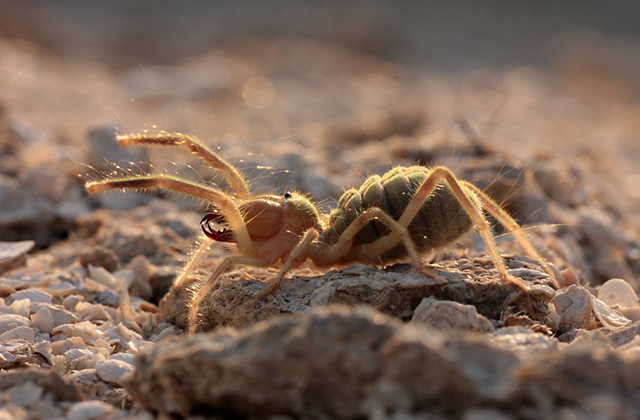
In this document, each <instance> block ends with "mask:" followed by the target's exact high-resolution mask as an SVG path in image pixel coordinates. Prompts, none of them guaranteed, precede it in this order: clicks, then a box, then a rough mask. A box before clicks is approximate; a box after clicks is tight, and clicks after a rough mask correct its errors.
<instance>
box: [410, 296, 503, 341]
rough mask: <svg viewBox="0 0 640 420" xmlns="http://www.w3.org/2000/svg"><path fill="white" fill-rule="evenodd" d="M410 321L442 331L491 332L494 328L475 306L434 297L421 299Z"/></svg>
mask: <svg viewBox="0 0 640 420" xmlns="http://www.w3.org/2000/svg"><path fill="white" fill-rule="evenodd" d="M410 323H412V324H415V323H423V324H428V325H431V326H432V327H434V328H437V329H439V330H443V331H477V332H481V333H491V332H495V330H496V329H495V327H494V326H493V324H491V322H490V321H489V320H488V319H487V318H486V317H484V316H482V315H480V314H478V312H477V311H476V307H475V306H473V305H464V304H461V303H458V302H453V301H447V300H444V301H439V300H437V299H436V298H434V297H428V298H424V299H422V302H421V303H420V304H419V305H418V306H417V307H416V310H415V312H414V314H413V318H412V319H411V322H410Z"/></svg>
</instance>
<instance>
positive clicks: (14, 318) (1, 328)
mask: <svg viewBox="0 0 640 420" xmlns="http://www.w3.org/2000/svg"><path fill="white" fill-rule="evenodd" d="M30 325H31V321H30V320H29V318H26V317H24V316H21V315H15V314H4V315H0V334H4V333H5V332H7V331H9V330H12V329H14V328H18V327H20V326H24V327H27V326H30Z"/></svg>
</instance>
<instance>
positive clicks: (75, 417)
mask: <svg viewBox="0 0 640 420" xmlns="http://www.w3.org/2000/svg"><path fill="white" fill-rule="evenodd" d="M112 411H113V406H112V405H111V404H107V403H104V402H102V401H82V402H79V403H76V404H74V405H73V406H71V408H70V409H69V411H68V412H67V420H94V419H96V420H97V419H103V418H107V416H108V415H109V414H111V412H112Z"/></svg>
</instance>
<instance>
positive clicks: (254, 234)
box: [86, 132, 558, 333]
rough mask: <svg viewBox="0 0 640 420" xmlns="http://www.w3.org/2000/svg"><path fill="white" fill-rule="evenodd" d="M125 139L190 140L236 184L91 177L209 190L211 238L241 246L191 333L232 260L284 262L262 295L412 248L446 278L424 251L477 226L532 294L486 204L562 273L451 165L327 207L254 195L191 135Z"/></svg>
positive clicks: (404, 170)
mask: <svg viewBox="0 0 640 420" xmlns="http://www.w3.org/2000/svg"><path fill="white" fill-rule="evenodd" d="M118 143H119V144H120V146H122V147H125V146H129V145H132V144H147V145H162V146H181V147H185V148H187V149H189V150H190V151H191V152H192V153H194V154H195V155H196V156H198V157H200V158H202V159H203V160H205V161H206V162H208V163H209V164H210V165H211V166H212V167H214V168H215V169H217V170H219V171H220V172H222V174H223V175H224V176H225V178H226V180H227V182H228V184H229V185H230V187H231V188H232V189H233V194H229V193H226V192H224V191H222V190H221V189H219V188H217V187H216V186H213V185H208V184H206V183H203V182H199V181H192V180H188V179H185V178H182V177H178V176H175V175H169V174H152V175H136V176H118V177H114V178H107V179H104V180H101V181H91V182H87V184H86V189H87V191H88V192H89V193H90V194H96V193H98V192H101V191H105V190H110V189H123V188H131V189H148V188H164V189H167V190H172V191H177V192H181V193H184V194H188V195H191V196H194V197H198V198H201V199H204V200H206V201H207V202H209V203H211V204H212V205H213V206H214V208H215V210H214V212H212V213H209V214H207V215H206V216H205V217H204V218H203V219H202V222H201V224H202V228H203V230H204V233H205V235H206V237H207V238H209V239H211V240H214V241H220V242H232V243H235V244H236V245H237V246H238V251H239V252H238V254H239V255H234V256H230V257H227V258H225V259H224V260H223V261H222V263H221V264H220V265H219V266H218V268H217V269H216V270H215V272H214V273H213V274H212V275H211V276H210V277H209V279H208V280H207V281H205V282H204V283H203V285H202V287H201V288H200V290H199V291H198V292H197V293H196V294H195V296H194V298H193V300H192V301H191V304H190V313H189V331H190V332H191V333H193V332H194V331H195V329H196V319H197V314H198V306H199V304H200V302H201V300H202V298H203V297H204V296H205V295H206V294H207V292H208V291H209V290H211V288H212V287H213V286H214V284H215V282H216V281H217V280H218V278H219V277H220V276H221V275H222V273H224V272H225V271H226V270H227V269H228V268H229V267H230V266H231V265H234V264H244V265H253V266H258V267H268V266H271V265H274V264H276V263H281V265H282V267H281V269H280V271H279V273H278V275H276V276H275V277H274V278H273V279H272V280H271V281H270V284H269V285H268V286H267V287H266V288H265V289H264V290H263V291H262V292H261V293H259V294H258V295H257V298H258V299H261V298H264V297H266V296H268V295H269V294H271V293H273V292H274V291H275V290H276V289H278V287H279V286H280V283H281V282H282V280H283V278H284V276H285V275H286V274H287V272H288V271H289V270H290V269H291V268H294V267H297V266H299V265H300V264H302V263H303V262H304V261H306V260H307V259H310V260H311V261H312V262H313V263H314V264H315V265H317V266H319V267H330V266H333V265H337V264H348V263H352V262H359V263H369V264H379V263H384V262H388V261H393V260H397V259H399V258H403V257H407V256H408V257H409V258H410V259H411V263H412V264H413V266H414V267H415V268H416V269H417V270H418V271H420V272H421V273H424V274H425V275H427V276H429V277H431V278H433V279H435V280H439V281H444V279H442V278H441V277H440V276H438V275H437V274H436V273H435V272H434V271H433V270H432V269H430V268H428V267H426V266H424V265H423V264H422V263H421V260H420V253H425V252H429V251H433V250H436V249H439V248H443V247H445V246H447V245H449V244H451V243H452V242H455V241H456V240H457V239H459V238H460V237H462V236H463V235H465V234H466V233H468V232H469V231H470V230H471V229H472V228H475V229H477V230H478V231H479V233H480V235H482V238H483V239H484V241H485V243H486V244H487V249H488V251H489V253H490V255H491V258H492V260H493V262H494V264H495V266H496V269H497V270H498V273H499V275H500V277H501V278H502V279H503V280H504V281H506V282H509V283H512V284H514V285H516V286H517V287H519V288H520V289H522V290H523V291H524V292H525V293H533V292H534V291H533V290H532V289H531V287H530V286H529V285H528V284H527V283H526V282H524V281H522V280H521V279H518V278H516V277H514V276H512V275H510V274H509V273H508V272H507V270H506V267H505V265H504V263H503V262H502V259H501V257H500V254H499V252H498V249H497V248H496V245H495V242H494V240H493V236H492V234H491V230H490V226H489V223H488V222H487V220H486V219H485V217H484V215H483V211H487V212H488V213H490V214H491V215H493V216H494V217H495V218H496V219H497V220H498V221H499V222H500V223H501V224H502V225H504V227H505V228H506V229H507V230H509V231H510V232H511V233H512V234H513V235H514V237H515V238H516V239H517V241H518V242H519V243H520V245H521V246H522V247H523V249H524V251H525V252H526V253H527V254H528V255H529V256H530V257H532V258H534V259H536V260H538V261H539V262H540V263H541V264H542V266H543V267H544V269H545V271H546V272H547V273H549V274H550V275H551V276H552V277H553V278H554V279H556V281H557V280H558V279H557V278H556V276H555V273H554V272H553V270H551V269H550V267H549V266H548V265H547V263H546V262H545V261H544V259H543V258H542V257H541V256H540V255H539V254H538V252H537V251H536V250H535V249H534V247H533V246H532V245H531V243H530V242H529V241H528V240H527V238H526V237H525V235H524V233H523V232H522V230H521V228H520V226H519V225H518V224H517V223H516V222H515V220H513V218H512V217H511V216H509V215H508V214H507V213H506V212H505V211H504V210H503V209H502V208H501V207H500V206H499V205H497V204H496V203H495V202H493V200H491V199H490V198H489V197H488V196H487V195H486V194H485V193H483V192H482V191H481V190H480V189H478V188H477V187H476V186H474V185H473V184H470V183H469V182H466V181H462V180H459V179H458V178H456V177H455V175H454V174H453V173H452V172H451V170H449V169H448V168H446V167H443V166H438V167H434V168H426V167H423V166H411V167H397V168H394V169H392V170H391V171H389V172H387V173H386V174H384V175H383V176H378V175H374V176H371V177H369V178H368V179H367V180H366V181H365V182H364V184H363V185H362V186H361V187H360V188H359V189H357V190H356V189H350V190H348V191H346V192H345V193H344V194H343V195H342V197H341V198H340V200H339V201H338V206H337V208H336V209H334V210H333V211H332V212H331V213H330V214H328V215H320V214H319V213H318V211H317V209H316V207H315V205H314V204H313V203H312V202H311V201H310V200H309V199H308V198H307V197H305V196H304V195H302V194H300V193H297V192H288V193H286V194H284V195H283V196H277V195H259V196H252V195H251V193H250V191H249V187H248V185H247V183H246V181H245V180H244V178H243V177H242V176H241V175H240V173H239V172H238V171H237V170H236V169H235V168H234V167H233V166H232V165H231V164H229V163H228V162H226V161H225V160H224V159H222V158H221V157H220V156H219V155H218V154H216V153H215V152H214V151H213V150H211V149H210V148H208V147H207V146H205V145H204V144H203V143H202V142H200V141H199V140H198V139H197V138H195V137H193V136H190V135H186V134H181V133H164V132H162V133H159V134H146V133H142V134H129V135H123V136H118ZM210 244H211V242H210V241H208V240H205V241H204V242H203V243H202V244H201V245H200V247H199V248H198V250H197V251H196V252H195V253H194V254H193V256H192V258H191V260H190V261H189V263H187V265H186V267H185V269H184V270H183V272H182V274H181V275H180V276H178V278H177V279H176V281H175V283H174V286H175V287H176V288H179V287H181V286H182V283H183V282H184V280H185V278H186V277H187V274H188V273H189V272H190V271H191V270H192V269H193V268H194V267H195V265H196V263H197V261H198V260H199V258H200V257H201V255H202V253H203V252H205V251H206V250H207V249H208V248H209V246H210Z"/></svg>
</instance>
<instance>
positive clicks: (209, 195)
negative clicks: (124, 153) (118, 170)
mask: <svg viewBox="0 0 640 420" xmlns="http://www.w3.org/2000/svg"><path fill="white" fill-rule="evenodd" d="M85 188H86V190H87V192H88V193H89V194H97V193H99V192H102V191H106V190H117V189H137V190H145V189H150V188H163V189H165V190H170V191H175V192H178V193H183V194H187V195H191V196H193V197H197V198H201V199H203V200H206V201H208V202H210V203H211V204H213V205H215V206H216V207H218V208H219V209H220V211H221V212H222V213H223V214H224V215H225V217H226V218H227V221H228V222H229V225H231V230H232V231H233V232H234V234H235V239H236V243H237V244H238V247H239V248H240V251H241V252H242V253H243V254H244V255H246V256H249V257H253V256H255V255H256V253H257V252H258V251H257V247H256V245H255V244H254V243H253V241H252V240H251V238H250V237H249V231H248V230H247V226H246V224H245V221H244V219H243V218H242V215H241V214H240V210H239V209H238V206H237V205H236V203H235V202H234V200H233V199H232V198H231V197H229V196H227V195H226V194H225V193H224V192H222V191H221V190H219V189H217V188H213V187H209V186H207V185H205V184H202V183H199V182H196V181H191V180H188V179H184V178H181V177H178V176H175V175H168V174H157V175H139V176H123V177H120V178H110V179H105V180H102V181H92V182H87V184H86V185H85Z"/></svg>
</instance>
